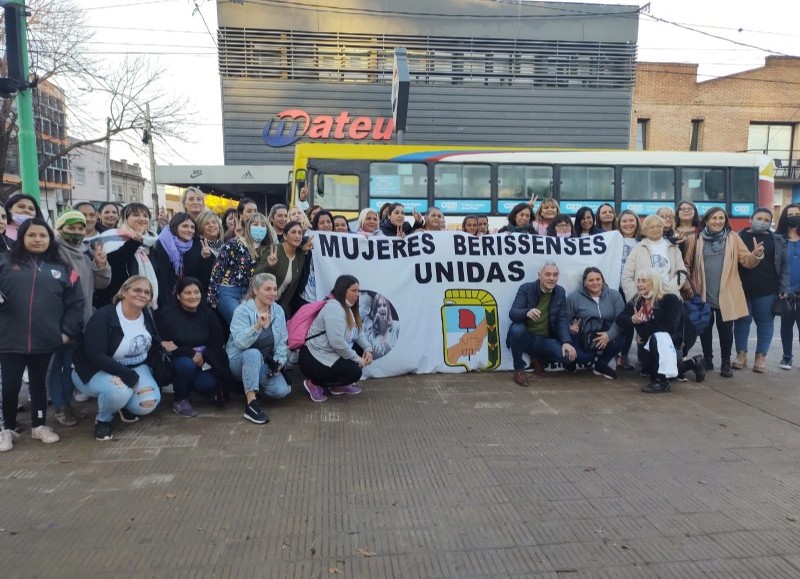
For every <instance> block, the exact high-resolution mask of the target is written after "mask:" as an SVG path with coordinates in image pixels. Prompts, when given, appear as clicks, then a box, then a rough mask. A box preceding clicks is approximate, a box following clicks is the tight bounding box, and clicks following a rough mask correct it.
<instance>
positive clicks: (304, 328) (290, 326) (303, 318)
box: [286, 298, 330, 350]
mask: <svg viewBox="0 0 800 579" xmlns="http://www.w3.org/2000/svg"><path fill="white" fill-rule="evenodd" d="M328 299H330V298H325V299H324V300H319V301H318V302H311V303H308V304H306V305H304V306H302V307H301V308H300V309H299V310H297V311H296V312H295V313H294V315H293V316H292V317H291V318H289V321H288V322H286V330H287V331H288V332H289V349H290V350H299V349H300V348H302V347H303V346H304V345H305V343H306V340H310V339H311V338H316V337H317V336H321V335H322V334H324V333H325V332H320V333H319V334H316V335H314V336H309V335H308V331H309V330H310V329H311V324H313V323H314V320H315V319H316V317H317V314H319V312H320V310H321V309H322V308H323V307H324V306H325V304H326V303H327V301H328Z"/></svg>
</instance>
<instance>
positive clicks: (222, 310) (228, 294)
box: [217, 285, 247, 326]
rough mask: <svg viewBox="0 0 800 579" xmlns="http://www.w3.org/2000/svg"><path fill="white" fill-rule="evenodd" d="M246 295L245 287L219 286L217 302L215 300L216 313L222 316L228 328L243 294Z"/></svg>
mask: <svg viewBox="0 0 800 579" xmlns="http://www.w3.org/2000/svg"><path fill="white" fill-rule="evenodd" d="M246 293H247V288H246V287H241V286H238V285H221V286H219V300H217V311H218V312H219V314H220V315H221V316H222V319H224V320H225V321H226V322H227V324H228V326H230V325H231V320H232V319H233V311H234V310H235V309H236V307H237V306H238V305H239V304H240V303H241V301H242V298H243V297H244V294H246Z"/></svg>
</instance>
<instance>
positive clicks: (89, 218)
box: [72, 201, 99, 237]
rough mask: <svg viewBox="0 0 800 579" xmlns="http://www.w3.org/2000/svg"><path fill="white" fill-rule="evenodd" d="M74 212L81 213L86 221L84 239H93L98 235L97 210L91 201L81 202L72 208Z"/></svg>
mask: <svg viewBox="0 0 800 579" xmlns="http://www.w3.org/2000/svg"><path fill="white" fill-rule="evenodd" d="M72 208H73V209H74V210H75V211H80V212H81V213H83V217H84V219H85V220H86V237H94V236H95V235H97V234H98V233H99V231H97V209H95V208H94V204H93V203H92V202H91V201H81V202H79V203H76V204H75V205H73V206H72Z"/></svg>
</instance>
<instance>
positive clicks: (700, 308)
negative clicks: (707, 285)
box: [683, 278, 711, 336]
mask: <svg viewBox="0 0 800 579" xmlns="http://www.w3.org/2000/svg"><path fill="white" fill-rule="evenodd" d="M687 279H688V280H689V285H690V286H691V288H692V299H690V300H683V311H684V313H685V314H686V317H687V318H688V319H689V321H690V322H691V323H692V325H693V326H694V329H695V332H697V335H698V336H699V335H700V334H702V333H703V331H704V330H705V329H706V328H707V327H708V324H709V322H711V306H709V305H708V303H706V302H704V301H703V298H702V297H700V295H699V294H698V293H697V288H696V287H695V285H694V282H693V281H692V278H687Z"/></svg>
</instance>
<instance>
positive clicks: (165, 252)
mask: <svg viewBox="0 0 800 579" xmlns="http://www.w3.org/2000/svg"><path fill="white" fill-rule="evenodd" d="M194 232H195V224H194V220H193V219H192V216H191V215H189V214H188V213H176V214H175V216H174V217H173V218H172V219H170V220H169V224H168V225H167V227H165V228H164V229H162V230H161V233H159V234H158V241H157V242H156V244H155V245H154V246H153V262H154V263H155V268H156V276H157V279H158V307H164V306H166V305H168V304H171V303H172V302H173V301H174V291H175V284H176V283H177V281H178V280H179V279H180V278H182V277H184V276H189V277H196V275H197V274H198V272H194V271H191V272H190V271H186V267H185V263H184V256H185V255H186V254H187V253H188V252H189V250H190V249H191V248H192V246H193V245H197V246H200V245H201V242H200V239H196V238H195V236H194ZM209 254H210V251H209Z"/></svg>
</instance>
